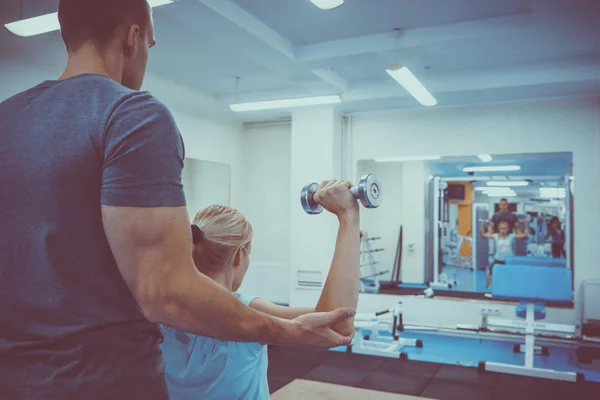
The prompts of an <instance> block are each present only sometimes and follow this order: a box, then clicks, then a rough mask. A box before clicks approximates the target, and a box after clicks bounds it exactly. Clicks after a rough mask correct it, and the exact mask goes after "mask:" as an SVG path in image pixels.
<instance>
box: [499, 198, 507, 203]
mask: <svg viewBox="0 0 600 400" xmlns="http://www.w3.org/2000/svg"><path fill="white" fill-rule="evenodd" d="M503 201H505V202H507V203H508V200H506V199H504V198H502V199H500V203H502V202H503Z"/></svg>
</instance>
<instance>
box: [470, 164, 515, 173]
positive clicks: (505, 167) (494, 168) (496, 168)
mask: <svg viewBox="0 0 600 400" xmlns="http://www.w3.org/2000/svg"><path fill="white" fill-rule="evenodd" d="M520 170H521V167H520V166H518V165H496V166H489V167H488V166H486V167H465V168H463V172H502V171H520Z"/></svg>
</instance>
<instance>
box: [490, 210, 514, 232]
mask: <svg viewBox="0 0 600 400" xmlns="http://www.w3.org/2000/svg"><path fill="white" fill-rule="evenodd" d="M518 221H519V219H518V218H517V216H516V215H515V214H513V213H511V212H510V211H509V212H507V213H503V212H497V213H496V214H494V216H493V217H492V222H493V223H494V224H495V230H496V232H498V225H499V224H500V222H506V223H508V233H513V232H514V230H515V223H517V222H518Z"/></svg>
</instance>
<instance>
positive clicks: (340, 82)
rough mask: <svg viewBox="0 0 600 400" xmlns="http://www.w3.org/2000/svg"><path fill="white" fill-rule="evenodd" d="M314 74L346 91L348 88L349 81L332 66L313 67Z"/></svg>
mask: <svg viewBox="0 0 600 400" xmlns="http://www.w3.org/2000/svg"><path fill="white" fill-rule="evenodd" d="M311 72H312V73H313V74H314V75H316V76H318V77H319V78H321V79H322V80H323V81H324V82H326V83H328V84H330V85H331V86H333V87H335V88H337V89H339V90H341V91H342V92H345V91H347V90H348V87H349V86H348V81H346V80H345V79H344V78H342V77H341V76H340V75H339V74H338V73H336V72H335V71H334V70H333V69H331V68H323V69H313V70H312V71H311Z"/></svg>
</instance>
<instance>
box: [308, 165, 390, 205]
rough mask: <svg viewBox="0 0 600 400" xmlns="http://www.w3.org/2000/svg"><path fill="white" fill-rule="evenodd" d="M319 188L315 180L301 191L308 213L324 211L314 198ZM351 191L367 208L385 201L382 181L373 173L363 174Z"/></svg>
mask: <svg viewBox="0 0 600 400" xmlns="http://www.w3.org/2000/svg"><path fill="white" fill-rule="evenodd" d="M318 189H319V184H318V183H316V182H313V183H310V184H308V185H305V186H304V187H303V188H302V191H301V192H300V203H301V204H302V208H303V209H304V211H305V212H306V213H307V214H310V215H316V214H320V213H321V212H323V207H322V206H321V205H320V204H318V203H317V202H316V201H315V199H314V196H315V193H316V192H317V190H318ZM350 192H351V193H352V195H353V196H354V197H355V198H356V199H358V200H360V202H361V204H362V205H363V206H364V207H366V208H377V207H379V206H380V205H381V202H382V201H383V194H382V192H381V181H380V180H379V178H378V177H377V176H375V175H373V174H366V175H363V176H362V177H361V178H360V180H359V181H358V185H357V186H353V187H352V188H350Z"/></svg>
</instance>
